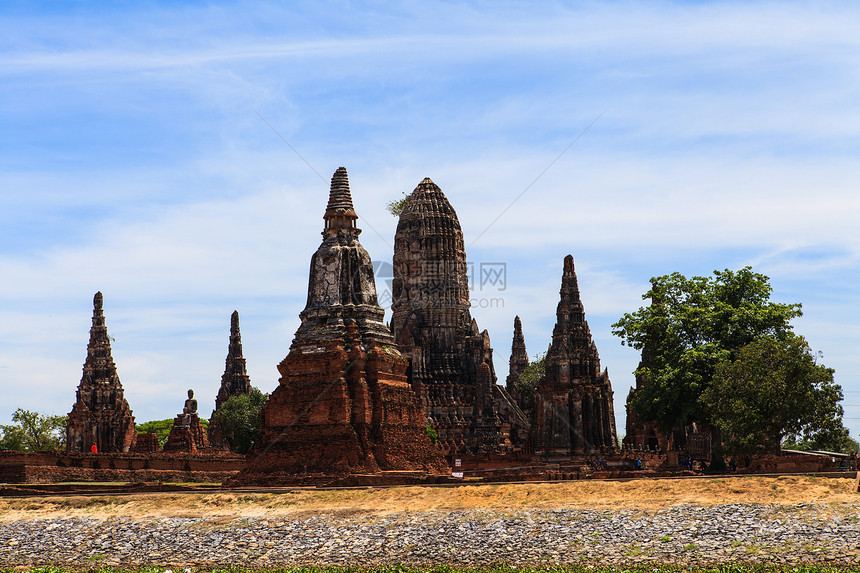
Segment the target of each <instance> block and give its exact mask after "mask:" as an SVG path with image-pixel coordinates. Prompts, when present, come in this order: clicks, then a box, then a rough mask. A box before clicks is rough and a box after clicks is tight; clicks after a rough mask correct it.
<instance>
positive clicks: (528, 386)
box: [517, 352, 546, 410]
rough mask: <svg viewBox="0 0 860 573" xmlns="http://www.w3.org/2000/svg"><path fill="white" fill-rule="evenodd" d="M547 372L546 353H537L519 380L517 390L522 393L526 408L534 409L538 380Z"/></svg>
mask: <svg viewBox="0 0 860 573" xmlns="http://www.w3.org/2000/svg"><path fill="white" fill-rule="evenodd" d="M545 374H546V353H545V352H544V353H542V354H535V357H534V358H533V359H532V361H531V362H529V365H528V366H526V369H525V370H523V373H522V374H520V378H519V380H517V391H518V392H519V393H520V397H521V399H522V403H523V406H524V409H526V410H532V409H533V408H534V404H535V397H534V395H535V389H536V388H537V385H538V382H540V379H541V378H543V377H544V375H545Z"/></svg>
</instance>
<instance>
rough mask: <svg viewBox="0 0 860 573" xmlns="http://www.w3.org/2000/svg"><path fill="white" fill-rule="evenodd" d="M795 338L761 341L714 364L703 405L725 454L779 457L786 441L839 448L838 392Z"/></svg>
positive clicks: (830, 374) (827, 371)
mask: <svg viewBox="0 0 860 573" xmlns="http://www.w3.org/2000/svg"><path fill="white" fill-rule="evenodd" d="M833 372H834V371H833V369H832V368H827V367H826V366H824V365H823V364H818V363H817V360H816V357H815V355H814V354H813V353H812V351H811V350H810V348H809V345H808V344H807V343H806V341H805V340H804V339H803V338H802V337H799V336H787V337H785V338H782V339H777V338H774V337H772V336H762V337H760V338H757V339H756V340H754V341H753V342H751V343H750V344H747V345H746V346H744V347H743V348H741V349H740V350H739V351H738V352H737V356H736V358H735V359H734V360H730V359H726V360H723V361H722V362H720V363H719V364H718V365H717V369H716V372H715V374H714V378H713V380H712V381H711V384H710V385H709V386H708V387H707V388H706V389H705V391H704V392H703V393H702V405H703V406H704V407H705V408H706V409H707V411H708V412H709V414H710V416H711V420H712V421H713V423H714V424H715V425H716V426H717V427H718V428H719V429H720V431H721V433H722V437H723V443H724V444H725V446H726V448H727V450H728V451H730V452H734V453H753V452H764V451H775V452H778V451H779V448H780V443H781V442H782V441H783V438H785V437H786V436H802V438H803V440H804V441H806V442H809V443H810V444H811V445H812V446H814V447H816V448H832V449H841V447H842V444H844V443H845V441H846V438H847V436H848V432H847V431H846V430H845V428H844V427H843V426H842V406H840V405H839V402H840V401H841V400H842V388H841V387H840V386H839V385H838V384H835V383H834V382H833Z"/></svg>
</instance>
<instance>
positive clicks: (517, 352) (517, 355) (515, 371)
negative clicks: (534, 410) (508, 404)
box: [505, 316, 529, 408]
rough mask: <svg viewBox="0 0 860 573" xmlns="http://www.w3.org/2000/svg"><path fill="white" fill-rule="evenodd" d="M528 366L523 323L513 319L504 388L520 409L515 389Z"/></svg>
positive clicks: (517, 392) (518, 397) (515, 318)
mask: <svg viewBox="0 0 860 573" xmlns="http://www.w3.org/2000/svg"><path fill="white" fill-rule="evenodd" d="M528 366H529V355H528V353H527V352H526V341H525V338H524V337H523V323H522V322H521V321H520V317H519V316H516V317H514V338H513V341H512V342H511V358H510V361H509V362H508V377H507V379H506V380H505V387H506V388H507V389H508V393H509V394H510V395H511V396H513V397H514V399H515V400H516V401H517V403H518V404H519V405H520V407H521V408H522V403H521V402H520V392H519V390H518V389H517V382H519V381H520V376H522V375H523V372H524V371H525V369H526V368H528Z"/></svg>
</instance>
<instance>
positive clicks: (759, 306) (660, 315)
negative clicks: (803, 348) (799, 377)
mask: <svg viewBox="0 0 860 573" xmlns="http://www.w3.org/2000/svg"><path fill="white" fill-rule="evenodd" d="M771 292H772V289H771V286H770V282H769V279H768V277H766V276H764V275H762V274H758V273H754V272H753V271H752V269H751V268H750V267H745V268H743V269H741V270H739V271H730V270H728V269H727V270H725V271H714V274H713V276H712V277H692V278H686V277H685V276H683V275H681V274H680V273H674V274H671V275H666V276H662V277H657V278H654V279H651V289H650V290H649V291H648V292H646V293H645V294H644V295H643V296H642V298H643V299H650V301H651V304H650V305H649V306H643V307H641V308H640V309H639V310H637V311H636V312H634V313H628V314H625V315H624V316H623V317H622V318H621V320H619V321H618V322H617V323H615V324H613V325H612V327H613V331H612V332H613V334H615V335H616V336H619V337H620V338H621V340H622V344H627V345H630V346H632V347H633V348H636V349H638V350H641V351H642V363H641V364H640V367H639V369H638V370H637V371H636V374H637V375H638V376H641V377H642V379H643V380H644V383H643V384H642V385H641V387H640V388H639V390H637V392H636V393H635V395H634V399H633V400H634V402H633V406H634V408H635V409H636V411H637V412H638V413H639V414H640V416H641V417H642V418H643V419H647V420H653V421H654V422H655V423H656V424H657V426H658V427H659V428H661V429H662V430H663V431H669V430H670V429H671V428H673V427H677V426H683V425H687V424H689V423H691V422H700V423H710V422H711V421H712V420H711V416H710V413H709V411H708V408H706V407H704V405H703V403H702V401H701V397H702V394H703V392H705V390H706V389H707V388H708V386H709V385H710V383H711V381H712V379H713V377H714V374H715V373H716V369H717V365H718V364H720V363H721V362H725V361H731V360H734V359H735V358H736V357H737V355H738V352H739V351H740V349H741V348H743V347H744V346H746V345H748V344H750V343H752V342H753V341H755V340H756V339H758V338H760V337H762V336H769V337H773V338H774V339H775V340H784V339H786V338H788V337H790V336H791V335H792V333H791V328H792V327H791V325H790V324H789V322H790V321H791V319H793V318H795V317H797V316H800V315H801V310H800V308H801V306H800V304H781V303H776V302H772V301H771V300H770V295H771Z"/></svg>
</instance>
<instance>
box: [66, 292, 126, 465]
mask: <svg viewBox="0 0 860 573" xmlns="http://www.w3.org/2000/svg"><path fill="white" fill-rule="evenodd" d="M103 302H104V300H103V297H102V293H101V292H97V293H96V294H95V297H93V325H92V328H90V341H89V344H87V358H86V361H85V362H84V373H83V376H82V377H81V383H80V384H79V385H78V390H77V392H76V393H75V405H74V406H73V407H72V411H71V412H70V413H69V416H68V420H67V422H66V449H67V450H68V451H70V452H91V451H98V452H123V453H125V452H128V451H129V450H131V449H132V448H133V447H134V443H135V435H136V433H135V429H134V416H133V415H132V413H131V408H129V406H128V402H127V401H126V399H125V397H124V395H123V389H122V384H120V381H119V375H118V374H117V371H116V364H114V361H113V357H112V356H111V349H110V337H109V336H108V333H107V326H106V325H105V316H104V311H103V310H102V305H103Z"/></svg>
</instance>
